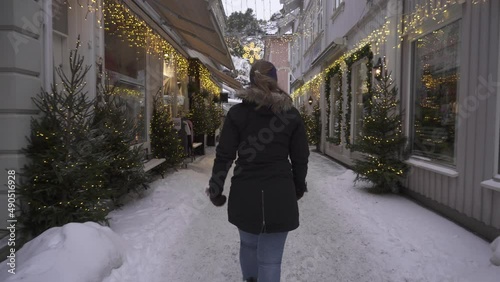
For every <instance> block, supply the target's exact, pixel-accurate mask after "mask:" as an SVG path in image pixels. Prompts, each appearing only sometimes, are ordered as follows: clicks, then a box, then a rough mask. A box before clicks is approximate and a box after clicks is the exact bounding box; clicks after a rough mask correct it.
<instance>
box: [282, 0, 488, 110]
mask: <svg viewBox="0 0 500 282" xmlns="http://www.w3.org/2000/svg"><path fill="white" fill-rule="evenodd" d="M433 2H434V1H430V2H428V3H426V4H424V5H415V8H414V10H413V11H412V12H411V13H408V14H404V15H403V19H402V23H403V24H402V25H401V24H398V25H397V27H396V29H397V31H398V33H399V40H400V42H399V43H398V45H397V46H394V48H401V42H403V41H404V37H405V36H407V35H410V34H414V35H415V34H416V35H418V34H422V33H423V30H422V28H421V27H422V25H423V23H425V22H427V21H433V22H435V23H437V24H439V23H441V22H442V21H444V20H446V19H447V17H448V16H449V10H450V8H451V7H453V6H456V5H460V4H461V3H460V2H461V0H447V1H446V2H445V3H441V2H439V1H438V3H436V4H434V3H433ZM486 2H488V0H473V1H472V4H473V5H477V4H482V3H486ZM403 26H404V30H403V28H402V27H403ZM306 35H307V31H304V32H297V33H294V34H293V37H295V38H302V37H304V36H306ZM389 35H391V20H390V19H389V18H388V17H386V18H385V22H384V23H383V24H382V25H381V27H379V28H377V29H375V30H373V31H372V32H371V33H370V34H368V35H367V36H366V37H365V38H363V39H361V40H360V41H359V42H357V43H356V44H355V45H354V46H353V48H352V49H351V50H349V51H348V52H347V53H345V54H343V55H342V56H341V57H340V58H338V59H337V60H335V61H334V62H332V64H330V66H328V67H327V68H325V69H324V70H323V71H322V72H320V73H319V74H317V75H315V76H313V77H312V78H311V79H310V80H308V81H307V82H306V83H304V85H302V86H301V87H299V88H297V89H296V90H295V91H293V93H292V94H291V96H292V98H293V99H294V100H295V99H297V98H298V97H300V96H303V95H307V94H308V93H309V91H310V89H311V85H312V84H317V83H321V82H323V81H326V79H325V78H326V77H327V73H328V71H329V69H330V68H333V67H334V66H335V65H337V64H339V63H341V62H342V61H344V60H345V59H346V58H348V57H350V56H351V55H352V54H354V53H355V52H357V51H358V50H360V49H361V48H363V47H364V46H366V45H367V44H370V45H372V46H371V48H372V52H373V54H374V55H376V54H379V52H380V50H379V47H380V46H381V45H383V44H385V43H386V42H387V38H388V36H389ZM318 81H319V82H318Z"/></svg>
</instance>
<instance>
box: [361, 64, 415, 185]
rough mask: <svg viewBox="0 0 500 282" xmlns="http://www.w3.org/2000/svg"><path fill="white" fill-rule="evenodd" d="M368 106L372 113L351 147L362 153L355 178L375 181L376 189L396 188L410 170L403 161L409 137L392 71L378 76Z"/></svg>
mask: <svg viewBox="0 0 500 282" xmlns="http://www.w3.org/2000/svg"><path fill="white" fill-rule="evenodd" d="M366 106H367V108H368V109H369V111H367V112H370V113H371V114H369V115H366V116H365V117H364V118H363V124H362V132H363V133H362V136H359V139H358V141H357V142H356V144H353V145H352V150H354V151H359V152H361V153H363V157H362V158H361V159H359V160H356V161H355V165H354V167H353V169H354V171H355V172H356V173H357V177H356V180H355V181H359V180H362V181H366V180H367V181H370V182H372V183H373V185H374V187H373V188H374V190H373V191H374V192H380V193H386V192H391V191H393V192H397V191H398V187H399V186H398V185H400V184H401V181H402V180H403V179H404V177H405V174H406V172H407V170H408V166H407V164H405V163H404V159H405V158H406V146H407V138H406V137H405V136H404V134H403V132H402V115H401V112H400V111H399V100H398V90H397V88H396V87H395V86H394V85H393V81H392V79H391V77H390V74H387V73H385V74H384V75H382V76H381V77H379V78H378V79H377V81H376V84H375V91H374V95H373V97H371V99H370V100H368V104H367V105H366Z"/></svg>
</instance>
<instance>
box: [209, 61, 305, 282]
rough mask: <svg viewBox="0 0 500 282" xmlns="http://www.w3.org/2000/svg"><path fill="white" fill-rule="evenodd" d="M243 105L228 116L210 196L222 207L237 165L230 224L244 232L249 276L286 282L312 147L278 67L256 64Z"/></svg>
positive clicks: (243, 93) (244, 268) (246, 276)
mask: <svg viewBox="0 0 500 282" xmlns="http://www.w3.org/2000/svg"><path fill="white" fill-rule="evenodd" d="M250 82H251V86H250V87H249V88H247V89H244V90H242V91H240V92H239V93H238V94H237V96H238V97H240V98H241V99H242V100H243V102H242V103H241V104H238V105H235V106H233V107H232V108H231V109H230V111H229V112H228V114H227V117H226V120H225V122H224V126H223V129H222V132H221V136H220V140H219V144H218V145H217V148H216V156H215V160H214V166H213V169H212V177H211V179H210V182H209V188H208V189H207V194H208V196H209V197H210V200H211V201H212V203H213V204H214V205H216V206H223V205H224V204H225V202H226V196H224V195H223V194H222V192H223V186H224V182H225V180H226V176H227V173H228V170H229V168H230V167H231V165H232V163H233V161H234V160H235V159H236V154H238V159H237V160H236V162H235V165H236V166H235V169H234V175H233V177H232V179H231V189H230V193H229V200H228V218H229V222H230V223H232V224H234V225H235V226H236V227H237V228H238V230H239V234H240V265H241V270H242V274H243V280H245V281H257V278H258V281H259V282H279V281H280V275H281V259H282V256H283V249H284V246H285V240H286V237H287V235H288V232H289V231H291V230H294V229H296V228H297V227H298V226H299V210H298V205H297V201H298V200H299V199H300V198H301V197H302V196H303V195H304V192H306V191H307V187H306V181H305V178H306V174H307V163H308V157H309V146H308V144H307V137H306V132H305V128H304V123H303V120H302V118H301V116H300V114H299V112H298V111H297V109H296V108H294V107H293V105H292V100H291V98H290V96H289V95H288V94H287V93H285V92H284V91H283V90H281V89H280V88H279V87H278V84H277V73H276V68H275V67H274V65H273V64H272V63H270V62H267V61H257V62H256V63H255V64H254V65H253V66H252V68H251V70H250Z"/></svg>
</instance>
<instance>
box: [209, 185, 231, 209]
mask: <svg viewBox="0 0 500 282" xmlns="http://www.w3.org/2000/svg"><path fill="white" fill-rule="evenodd" d="M205 193H206V194H207V196H208V197H209V198H210V201H211V202H212V204H214V206H216V207H222V206H223V205H224V204H225V203H226V200H227V197H226V196H224V195H222V193H220V192H219V189H216V188H213V187H210V188H207V189H206V190H205Z"/></svg>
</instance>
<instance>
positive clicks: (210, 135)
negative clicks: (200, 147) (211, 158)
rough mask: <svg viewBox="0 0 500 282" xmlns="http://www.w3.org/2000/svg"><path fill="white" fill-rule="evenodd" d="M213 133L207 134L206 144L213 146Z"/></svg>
mask: <svg viewBox="0 0 500 282" xmlns="http://www.w3.org/2000/svg"><path fill="white" fill-rule="evenodd" d="M215 142H216V141H215V133H213V134H209V135H207V146H212V147H213V146H215Z"/></svg>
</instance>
